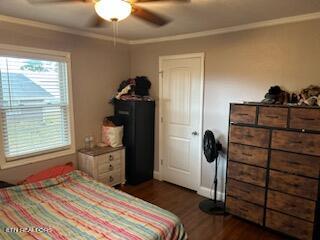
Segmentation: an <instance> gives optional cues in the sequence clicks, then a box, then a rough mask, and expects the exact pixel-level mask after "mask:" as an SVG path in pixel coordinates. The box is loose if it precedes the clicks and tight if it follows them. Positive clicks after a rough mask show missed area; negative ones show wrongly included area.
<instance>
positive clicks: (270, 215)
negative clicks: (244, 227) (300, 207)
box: [266, 210, 313, 240]
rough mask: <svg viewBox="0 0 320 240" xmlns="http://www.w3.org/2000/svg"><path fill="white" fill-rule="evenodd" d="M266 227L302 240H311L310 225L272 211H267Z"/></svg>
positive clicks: (311, 226) (311, 227)
mask: <svg viewBox="0 0 320 240" xmlns="http://www.w3.org/2000/svg"><path fill="white" fill-rule="evenodd" d="M266 226H267V227H268V228H271V229H273V230H276V231H279V232H282V233H285V234H287V235H290V236H294V237H296V238H298V239H303V240H311V239H312V235H313V224H312V223H309V222H306V221H303V220H300V219H297V218H295V217H291V216H288V215H285V214H282V213H278V212H275V211H272V210H267V213H266Z"/></svg>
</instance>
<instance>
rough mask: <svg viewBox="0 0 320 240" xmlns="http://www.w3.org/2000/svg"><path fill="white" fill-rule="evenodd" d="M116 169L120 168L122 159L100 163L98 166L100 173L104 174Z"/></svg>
mask: <svg viewBox="0 0 320 240" xmlns="http://www.w3.org/2000/svg"><path fill="white" fill-rule="evenodd" d="M114 170H120V160H115V161H112V162H109V164H108V163H100V164H99V166H98V173H99V175H100V174H103V173H107V172H111V171H114Z"/></svg>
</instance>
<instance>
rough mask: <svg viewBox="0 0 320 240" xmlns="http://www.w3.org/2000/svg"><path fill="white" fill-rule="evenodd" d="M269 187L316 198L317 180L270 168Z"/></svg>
mask: <svg viewBox="0 0 320 240" xmlns="http://www.w3.org/2000/svg"><path fill="white" fill-rule="evenodd" d="M269 188H270V189H274V190H278V191H280V192H284V193H290V194H293V195H296V196H302V197H304V198H308V199H311V200H316V199H317V195H318V181H317V180H315V179H310V178H305V177H300V176H294V175H291V174H286V173H281V172H277V171H273V170H270V177H269Z"/></svg>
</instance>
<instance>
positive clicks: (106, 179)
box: [99, 171, 121, 186]
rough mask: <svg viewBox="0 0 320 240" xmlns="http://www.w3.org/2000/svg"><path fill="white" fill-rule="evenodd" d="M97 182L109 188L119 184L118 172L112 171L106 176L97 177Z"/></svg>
mask: <svg viewBox="0 0 320 240" xmlns="http://www.w3.org/2000/svg"><path fill="white" fill-rule="evenodd" d="M99 181H100V182H102V183H105V184H107V185H109V186H114V185H117V184H120V183H121V180H120V171H112V172H108V173H107V174H103V175H101V176H100V177H99Z"/></svg>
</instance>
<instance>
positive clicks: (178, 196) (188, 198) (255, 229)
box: [120, 180, 285, 240]
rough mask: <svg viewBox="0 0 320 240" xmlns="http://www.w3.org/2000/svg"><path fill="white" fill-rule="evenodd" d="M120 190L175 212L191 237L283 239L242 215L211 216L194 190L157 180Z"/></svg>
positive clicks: (210, 239) (207, 239)
mask: <svg viewBox="0 0 320 240" xmlns="http://www.w3.org/2000/svg"><path fill="white" fill-rule="evenodd" d="M120 189H121V190H123V191H125V192H127V193H129V194H131V195H134V196H136V197H139V198H141V199H143V200H145V201H148V202H151V203H153V204H155V205H157V206H159V207H161V208H164V209H166V210H169V211H171V212H173V213H174V214H176V215H177V216H178V217H179V218H180V219H181V221H182V223H183V224H184V226H185V229H186V231H187V233H188V236H189V239H190V240H222V239H227V240H240V239H241V240H242V239H243V240H280V239H285V238H284V237H283V236H280V235H277V234H276V233H273V232H270V231H268V230H265V229H263V228H262V227H259V226H257V225H255V224H251V223H249V222H247V221H244V220H241V219H239V218H236V217H233V216H231V215H228V216H211V215H207V214H205V213H203V212H202V211H200V210H199V208H198V204H199V202H200V201H201V200H203V199H204V198H203V197H201V196H199V195H197V194H196V193H195V192H194V191H191V190H188V189H185V188H182V187H179V186H176V185H173V184H170V183H166V182H161V181H157V180H150V181H147V182H145V183H142V184H139V185H137V186H128V185H125V186H123V187H121V188H120Z"/></svg>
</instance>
